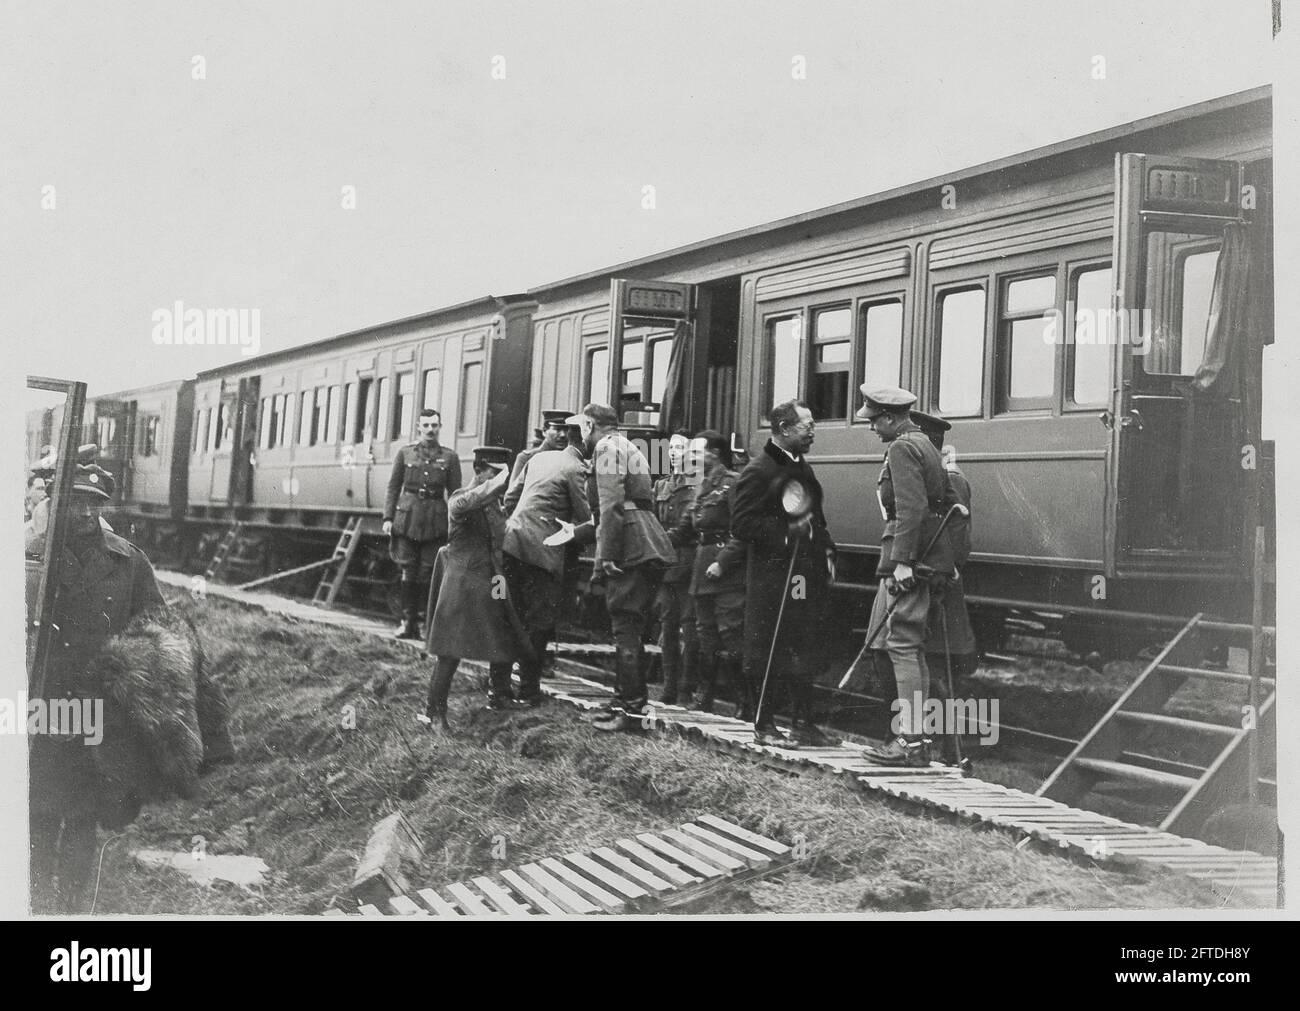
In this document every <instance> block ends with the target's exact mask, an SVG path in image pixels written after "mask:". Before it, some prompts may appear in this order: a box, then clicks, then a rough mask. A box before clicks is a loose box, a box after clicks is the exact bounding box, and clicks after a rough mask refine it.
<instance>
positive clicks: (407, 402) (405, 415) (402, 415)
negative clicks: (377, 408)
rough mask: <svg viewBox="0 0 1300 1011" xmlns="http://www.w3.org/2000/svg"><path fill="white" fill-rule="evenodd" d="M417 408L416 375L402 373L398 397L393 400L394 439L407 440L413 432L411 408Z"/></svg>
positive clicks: (398, 381) (399, 379)
mask: <svg viewBox="0 0 1300 1011" xmlns="http://www.w3.org/2000/svg"><path fill="white" fill-rule="evenodd" d="M414 406H415V373H414V372H400V373H398V376H397V396H396V398H394V400H393V437H394V438H396V439H405V438H406V435H407V433H408V432H410V430H411V408H412V407H414Z"/></svg>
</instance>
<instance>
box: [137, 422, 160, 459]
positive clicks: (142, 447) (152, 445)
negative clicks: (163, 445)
mask: <svg viewBox="0 0 1300 1011" xmlns="http://www.w3.org/2000/svg"><path fill="white" fill-rule="evenodd" d="M138 425H139V432H140V443H139V449H138V452H139V455H140V456H141V457H147V456H157V455H158V454H159V445H158V442H159V439H158V436H159V432H160V429H161V427H162V415H159V414H154V413H149V414H141V415H140V417H139V423H138Z"/></svg>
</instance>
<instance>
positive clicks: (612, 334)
mask: <svg viewBox="0 0 1300 1011" xmlns="http://www.w3.org/2000/svg"><path fill="white" fill-rule="evenodd" d="M1297 19H1300V8H1297V9H1295V10H1292V9H1291V5H1289V4H1287V3H1281V2H1269V0H1262V2H1259V0H1251V2H1247V3H1241V4H1224V3H1214V2H1210V0H1152V2H1146V3H1137V4H1134V3H1121V2H1118V0H1105V2H1100V3H1050V4H1044V3H1030V2H1020V0H992V2H988V3H980V4H964V3H924V4H900V3H885V2H877V0H853V2H848V0H844V2H841V0H824V2H808V3H798V2H794V0H749V2H742V0H661V2H654V3H651V2H640V0H637V2H596V0H537V2H535V3H516V2H507V0H493V2H484V3H478V2H469V0H435V2H426V3H420V2H415V0H378V2H376V3H374V4H356V3H344V2H338V0H316V2H303V0H267V2H257V3H255V2H240V0H212V2H203V3H200V2H179V3H173V2H160V0H159V2H152V0H150V2H133V3H122V4H111V5H109V4H97V3H90V2H55V3H25V2H18V3H12V4H7V5H6V9H5V12H4V14H3V22H4V26H3V31H2V32H0V34H3V35H4V36H5V39H6V42H5V50H6V52H7V56H6V58H5V60H4V61H3V62H4V67H3V69H2V70H0V73H2V74H3V76H4V81H5V84H4V88H3V93H4V94H5V96H6V97H5V100H4V103H3V104H4V108H3V109H0V122H2V123H3V141H2V142H0V144H2V146H3V149H4V158H3V162H4V164H5V168H4V171H3V178H0V205H2V206H3V211H2V212H0V213H2V214H3V218H2V219H0V220H3V222H4V227H3V233H4V235H5V242H4V243H3V248H4V251H3V253H0V256H3V259H4V266H3V272H2V273H3V277H4V287H5V289H6V293H5V298H4V300H3V301H4V303H5V304H4V306H3V309H0V320H2V321H3V325H4V330H5V349H6V353H7V355H8V357H9V360H10V366H9V368H7V369H6V370H5V371H6V372H7V373H10V375H11V379H10V380H9V381H10V383H11V385H10V386H9V387H7V388H6V394H5V396H4V399H5V401H6V406H5V409H6V410H7V411H8V412H9V420H10V425H11V427H10V429H9V431H10V432H11V438H10V440H9V445H10V446H11V448H10V450H9V452H8V454H7V456H6V458H5V459H6V468H7V469H6V471H5V473H6V474H8V481H9V487H10V488H11V489H12V494H11V502H12V505H11V507H10V517H11V520H10V522H8V523H7V524H4V525H3V526H4V528H5V530H7V531H8V533H7V534H6V535H5V536H7V537H8V538H9V539H8V540H6V541H5V543H6V544H8V545H10V546H11V547H10V549H9V550H10V554H9V555H7V556H6V557H7V558H8V561H7V562H6V563H5V566H4V571H5V572H6V573H7V574H8V575H7V576H5V577H4V579H5V582H4V586H5V587H6V598H5V599H6V600H8V601H12V606H11V607H8V608H5V609H4V610H5V612H6V615H7V619H6V620H7V621H8V622H9V624H8V625H6V627H5V634H4V636H3V638H4V640H5V641H6V642H9V643H11V644H12V645H11V647H10V656H9V658H8V660H7V661H6V663H4V664H3V675H2V678H0V758H2V759H3V761H4V770H5V773H4V778H5V780H6V788H7V790H8V792H7V793H6V795H5V798H6V799H5V803H4V804H3V805H0V851H3V856H4V873H3V875H0V877H3V878H4V879H5V880H4V884H3V890H0V898H3V900H4V902H3V904H2V905H3V908H0V913H2V914H3V915H4V916H6V917H8V918H18V919H31V918H35V919H42V920H55V921H57V920H58V919H59V918H68V917H71V918H76V919H79V920H83V921H85V920H93V921H95V922H96V923H98V922H101V921H104V922H107V920H106V918H112V917H117V918H130V919H151V920H152V919H157V918H160V917H162V918H168V917H171V918H182V919H186V920H191V919H200V918H212V917H220V918H232V917H233V918H239V919H240V920H241V922H242V921H243V920H246V919H250V918H254V917H260V918H267V917H271V918H279V919H287V918H294V919H302V918H310V919H317V918H331V919H336V920H338V921H340V922H343V921H357V922H361V921H365V920H368V919H373V920H381V919H382V920H389V921H391V920H398V919H406V920H430V921H431V920H444V919H453V920H460V919H465V918H492V919H497V920H519V921H528V922H547V921H551V922H553V921H556V920H560V919H583V918H605V919H606V920H614V921H619V920H643V919H647V918H652V919H653V920H654V921H656V922H673V921H675V920H682V919H720V918H739V919H743V920H794V919H821V918H833V919H845V920H858V921H862V920H865V921H870V920H879V921H880V922H881V923H886V922H892V921H894V920H898V919H905V920H917V921H922V922H930V921H942V920H950V919H952V918H953V917H954V916H966V917H969V916H971V915H973V914H978V916H979V918H998V917H1007V916H1030V917H1032V916H1048V915H1051V916H1061V917H1066V918H1069V917H1090V918H1094V919H1095V918H1097V917H1100V916H1105V915H1121V916H1137V915H1152V916H1154V915H1157V914H1159V915H1172V916H1178V917H1191V918H1195V917H1198V916H1209V915H1226V914H1232V915H1233V916H1243V917H1271V918H1277V917H1279V916H1284V915H1286V911H1287V907H1288V900H1287V894H1286V888H1285V873H1284V864H1285V853H1286V851H1285V847H1284V845H1283V843H1284V841H1285V835H1286V833H1285V828H1286V818H1287V817H1288V812H1289V810H1290V809H1293V807H1294V803H1295V800H1296V798H1297V796H1300V791H1298V790H1297V779H1296V776H1297V774H1298V772H1300V770H1298V769H1297V768H1296V762H1295V755H1294V751H1291V752H1290V753H1289V754H1288V753H1287V750H1286V749H1287V748H1288V747H1290V746H1291V745H1290V744H1289V743H1288V740H1289V739H1291V738H1292V737H1293V735H1288V734H1285V733H1284V734H1282V735H1281V738H1282V751H1281V752H1279V734H1278V729H1279V723H1285V715H1286V713H1285V712H1284V711H1282V710H1281V709H1280V705H1281V703H1280V702H1279V698H1280V697H1282V698H1284V695H1285V689H1284V688H1283V687H1282V680H1283V677H1284V676H1285V672H1284V671H1282V670H1281V668H1282V667H1284V666H1286V663H1285V660H1286V657H1287V652H1286V643H1285V641H1283V642H1282V643H1281V646H1280V647H1279V633H1281V634H1282V637H1283V640H1285V634H1286V627H1287V626H1286V622H1285V621H1284V620H1281V619H1282V616H1283V614H1285V613H1286V608H1285V606H1283V605H1284V602H1285V601H1286V600H1287V599H1288V598H1289V596H1290V595H1291V594H1293V593H1294V586H1291V587H1288V586H1287V585H1286V584H1287V583H1288V582H1293V580H1294V575H1293V573H1294V571H1295V564H1296V562H1297V559H1295V558H1292V559H1291V562H1290V563H1289V564H1288V562H1287V560H1286V559H1287V552H1288V547H1290V548H1293V547H1294V546H1293V545H1288V544H1286V543H1283V544H1281V546H1280V541H1281V542H1286V541H1287V539H1288V537H1289V536H1290V534H1291V531H1290V530H1288V529H1285V528H1286V525H1287V524H1286V520H1287V518H1288V517H1290V516H1294V508H1293V507H1291V506H1289V505H1288V496H1287V494H1286V493H1285V491H1284V489H1285V487H1286V482H1285V481H1283V480H1281V478H1282V477H1283V476H1285V474H1286V473H1288V472H1289V470H1290V468H1291V467H1293V461H1294V452H1295V450H1294V447H1293V446H1292V445H1291V444H1290V439H1291V437H1292V436H1293V434H1294V431H1295V429H1294V427H1293V426H1292V424H1290V423H1288V419H1290V421H1296V420H1300V419H1297V417H1296V407H1295V406H1294V401H1295V399H1296V393H1295V389H1294V383H1295V378H1296V375H1297V374H1298V373H1297V371H1296V369H1295V367H1294V363H1292V364H1293V367H1291V368H1290V369H1288V368H1286V364H1287V356H1291V355H1293V354H1294V352H1293V351H1292V350H1291V349H1289V348H1287V347H1286V346H1285V345H1286V344H1287V343H1288V342H1289V341H1290V335H1289V334H1288V333H1287V332H1286V331H1287V329H1288V328H1287V326H1286V325H1285V324H1286V323H1294V322H1295V321H1296V320H1295V314H1294V311H1293V306H1292V305H1291V303H1293V302H1294V295H1295V278H1294V273H1293V271H1294V267H1295V259H1294V254H1291V255H1290V256H1289V257H1288V256H1284V255H1283V254H1282V252H1281V250H1282V249H1283V248H1284V246H1289V247H1290V249H1291V250H1295V248H1296V246H1295V240H1294V237H1290V236H1287V235H1286V234H1285V233H1286V232H1287V231H1288V229H1290V228H1294V227H1295V226H1297V225H1300V221H1297V219H1296V217H1295V215H1294V213H1293V208H1294V200H1293V199H1292V198H1290V197H1288V196H1287V194H1286V186H1285V183H1286V182H1288V181H1290V182H1296V181H1297V180H1296V179H1295V173H1294V166H1295V164H1296V158H1297V148H1296V146H1295V144H1294V141H1293V140H1292V136H1293V135H1294V133H1295V117H1296V112H1297V103H1296V102H1295V92H1294V90H1289V89H1288V88H1287V85H1286V82H1285V81H1283V80H1282V77H1281V75H1282V71H1283V68H1284V67H1285V66H1287V65H1288V64H1289V62H1290V61H1289V59H1288V58H1287V57H1286V55H1285V54H1286V52H1287V44H1288V41H1289V40H1288V38H1287V37H1288V36H1295V34H1296V31H1297V28H1300V25H1297V24H1292V23H1290V22H1292V21H1294V20H1297ZM1289 51H1290V54H1291V56H1292V57H1294V56H1295V55H1296V52H1297V50H1296V47H1295V46H1290V47H1289ZM1275 127H1276V132H1277V137H1278V144H1279V148H1280V150H1279V154H1278V159H1277V173H1278V178H1277V180H1276V181H1275V159H1274V143H1275ZM1284 134H1285V136H1284ZM1287 145H1289V146H1287ZM1282 205H1286V207H1287V209H1288V212H1289V216H1288V214H1287V213H1283V211H1281V210H1277V212H1276V213H1275V209H1277V208H1280V207H1281V206H1282ZM1288 296H1289V297H1288ZM1287 311H1289V312H1291V315H1290V316H1285V315H1284V313H1285V312H1287ZM1284 321H1285V322H1284ZM24 380H25V385H23V383H24ZM19 426H21V431H22V433H23V434H22V437H21V439H18V438H15V437H13V435H12V433H16V432H17V431H18V430H19ZM19 447H21V448H19ZM1292 484H1293V485H1294V482H1292ZM20 498H21V515H22V520H21V523H20V522H19V504H20V503H19V499H20ZM1279 520H1280V521H1281V523H1279ZM1280 526H1281V527H1282V528H1283V529H1279V527H1280ZM20 534H21V541H22V552H23V568H22V572H23V576H22V583H21V585H20V583H19V576H18V573H19V562H18V541H19V537H20ZM1291 554H1292V555H1293V554H1294V551H1293V550H1292V551H1291ZM20 598H21V599H22V601H23V603H22V604H21V605H20V604H19V600H20ZM20 615H22V616H23V618H22V619H21V620H23V621H24V625H23V626H22V627H21V628H20V626H19V621H20V618H19V616H20ZM20 648H21V650H22V652H23V653H24V656H23V658H22V660H20V657H19V653H20ZM1292 816H1293V815H1292ZM979 928H980V925H979V924H978V923H967V925H966V928H965V929H967V930H970V931H972V932H974V931H977V930H979ZM69 936H72V935H69ZM350 936H351V935H350ZM389 936H391V935H389ZM1166 940H1170V939H1166ZM84 943H89V942H84ZM1178 943H1183V942H1182V941H1181V940H1180V941H1179V942H1178ZM1205 943H1213V944H1220V943H1227V941H1226V937H1219V938H1215V939H1212V940H1211V941H1207V942H1205ZM122 950H123V951H125V950H126V949H125V948H124V949H122ZM1125 950H1129V949H1125ZM1206 950H1207V951H1208V950H1210V949H1206ZM1213 950H1214V951H1216V952H1218V953H1219V954H1217V955H1215V956H1214V957H1216V958H1219V959H1221V960H1222V961H1221V962H1220V963H1219V965H1220V967H1222V968H1226V969H1230V970H1233V971H1231V972H1227V973H1220V974H1216V980H1215V982H1236V981H1240V982H1249V979H1250V973H1249V970H1250V968H1251V966H1250V960H1249V958H1248V957H1247V956H1246V955H1245V954H1242V953H1241V952H1243V951H1246V950H1247V949H1245V948H1243V949H1240V950H1239V949H1236V948H1233V947H1228V948H1215V949H1213ZM1182 951H1183V949H1182V948H1169V949H1168V950H1167V951H1165V952H1164V953H1162V954H1160V955H1158V956H1151V957H1150V958H1148V956H1147V955H1144V954H1141V953H1139V952H1137V950H1136V949H1134V952H1135V953H1134V954H1133V955H1131V956H1129V955H1125V956H1123V958H1124V959H1126V960H1127V963H1126V962H1124V961H1120V960H1118V959H1119V947H1118V943H1117V944H1116V952H1115V957H1116V959H1117V961H1116V966H1117V967H1118V968H1124V969H1134V970H1138V969H1143V970H1145V969H1158V970H1159V971H1160V972H1164V971H1165V970H1168V969H1171V968H1172V969H1173V970H1177V971H1183V970H1196V969H1197V968H1198V966H1197V965H1196V964H1195V963H1193V962H1187V963H1186V964H1184V963H1182V962H1178V961H1175V962H1168V961H1165V962H1163V963H1161V962H1159V961H1158V960H1160V959H1166V960H1167V959H1180V958H1183V957H1185V956H1183V955H1175V954H1171V952H1182ZM1192 957H1195V956H1192ZM51 959H52V967H51V966H44V967H38V968H40V972H41V973H42V974H45V973H47V972H48V975H49V978H50V979H51V980H54V981H55V982H59V981H78V980H80V981H87V980H92V979H94V980H98V979H107V978H109V977H108V976H107V975H99V974H98V973H101V972H102V973H109V972H110V970H111V971H112V972H116V971H117V970H119V969H120V970H121V971H122V973H124V974H126V975H123V977H122V978H123V980H127V979H128V978H129V979H134V980H135V981H136V989H143V988H147V987H148V985H149V984H148V982H147V981H146V982H143V983H142V982H141V981H142V980H144V977H145V976H147V973H148V970H147V968H146V969H141V967H140V966H139V965H136V964H135V963H126V962H124V963H123V964H122V965H117V966H109V965H108V963H107V962H105V963H103V964H102V965H101V963H99V962H96V960H95V957H94V951H93V950H92V949H85V950H79V949H76V948H75V947H74V948H72V949H68V950H64V949H59V951H58V952H57V953H56V954H54V955H51ZM87 967H89V968H87ZM1236 970H1241V978H1240V979H1239V980H1238V979H1235V978H1223V979H1220V978H1218V977H1223V976H1226V977H1235V976H1236ZM79 973H80V975H79ZM88 973H90V974H89V975H88ZM130 973H137V975H135V976H130ZM1175 975H1177V972H1175ZM1207 975H1209V974H1208V973H1207ZM113 978H114V979H116V978H117V977H116V976H113ZM1108 978H1109V977H1108ZM1196 979H1199V976H1197V977H1196ZM1116 981H1117V983H1118V975H1117V977H1116ZM1174 981H1175V982H1186V981H1183V980H1174ZM1192 982H1195V980H1192Z"/></svg>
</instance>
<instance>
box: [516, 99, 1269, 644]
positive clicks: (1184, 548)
mask: <svg viewBox="0 0 1300 1011" xmlns="http://www.w3.org/2000/svg"><path fill="white" fill-rule="evenodd" d="M1271 136H1272V134H1271V104H1270V98H1269V91H1268V89H1259V90H1257V91H1252V92H1247V93H1243V94H1240V95H1236V96H1231V97H1229V98H1225V99H1222V100H1218V101H1214V102H1208V103H1204V104H1202V105H1198V106H1194V107H1191V108H1188V109H1183V110H1179V111H1176V112H1172V113H1168V114H1165V115H1161V116H1156V117H1153V118H1151V119H1148V120H1142V121H1139V122H1136V123H1132V124H1129V125H1126V126H1123V127H1119V128H1115V129H1112V130H1107V131H1104V132H1102V133H1099V134H1094V135H1090V136H1087V137H1083V138H1081V139H1078V140H1074V141H1069V142H1066V143H1061V144H1056V145H1052V146H1051V147H1047V148H1043V149H1040V150H1037V151H1032V152H1029V153H1027V154H1023V155H1017V156H1015V157H1013V158H1008V159H1004V160H1002V161H999V162H995V163H991V164H988V165H983V166H979V167H976V168H973V169H970V170H967V171H963V172H958V173H955V174H953V175H949V176H945V177H941V178H936V179H931V180H927V181H925V182H922V183H918V184H916V185H912V186H906V187H902V188H899V189H896V190H892V191H889V192H887V193H882V194H879V195H877V196H872V197H868V198H865V199H862V200H857V201H853V202H851V203H847V204H842V205H839V206H836V207H831V208H828V209H826V210H822V211H817V212H813V213H811V214H806V215H801V216H799V217H796V218H791V219H787V220H784V221H778V222H776V223H774V224H771V225H765V226H762V227H759V228H755V229H750V230H746V231H743V232H738V233H735V234H732V235H727V236H723V237H721V238H719V239H715V240H710V241H708V242H703V243H697V244H695V245H692V246H687V247H684V248H681V249H678V250H674V251H672V252H669V253H665V254H661V255H657V256H652V257H647V258H645V259H642V260H637V261H634V262H631V263H626V264H622V265H620V266H618V267H614V268H612V269H609V270H603V271H598V272H594V273H591V274H587V275H583V276H580V277H575V278H571V279H568V280H565V281H561V282H557V283H555V284H552V285H548V286H545V287H542V288H536V289H533V290H532V291H531V292H530V293H531V294H532V295H533V296H534V297H536V298H537V300H538V302H539V303H540V307H539V309H538V311H537V315H536V319H535V321H534V327H535V340H534V351H533V356H534V357H533V387H532V400H533V408H534V412H533V413H534V414H536V413H537V412H538V411H540V410H541V409H543V408H550V407H567V406H569V405H571V404H575V403H579V402H582V401H586V400H602V401H608V402H610V403H613V404H616V405H618V406H619V408H620V410H621V411H622V414H623V420H624V421H625V422H626V423H628V424H629V425H632V426H646V425H649V426H651V427H658V428H660V429H668V428H672V427H676V425H678V424H683V425H684V426H685V427H687V428H690V429H693V430H694V429H700V428H703V427H706V426H707V427H714V428H718V429H721V430H722V431H724V432H727V431H731V432H734V433H736V435H735V438H736V440H737V442H738V443H740V444H743V445H746V446H748V447H749V448H750V449H751V450H753V449H755V448H757V447H758V446H761V445H762V442H763V441H764V439H765V438H766V412H767V410H768V409H769V408H770V407H771V405H772V404H774V403H777V402H779V401H781V400H784V399H788V398H791V397H801V398H803V399H804V400H806V401H807V403H808V404H809V406H810V407H811V408H812V411H813V414H814V417H815V418H816V419H817V442H816V445H815V447H814V450H813V454H812V455H811V457H810V458H811V459H812V460H813V462H814V464H815V465H816V467H817V470H818V474H819V476H820V478H821V480H822V483H823V485H824V486H825V489H826V510H827V516H828V520H829V522H830V525H831V529H832V532H833V533H834V535H835V538H836V540H837V542H838V543H839V544H840V546H841V548H842V549H843V550H844V551H845V552H846V553H847V555H848V562H849V564H847V565H844V566H842V572H841V578H842V579H846V580H847V582H848V583H849V584H854V583H856V584H857V585H858V586H860V587H861V588H863V589H866V588H867V587H868V585H869V584H870V582H871V572H872V570H873V566H874V562H875V555H876V551H877V548H876V545H877V544H878V543H879V537H880V534H881V530H882V526H883V523H882V519H881V515H880V512H879V510H878V509H877V506H876V502H875V494H874V483H875V478H876V475H877V472H878V470H879V466H880V464H881V462H882V460H883V454H882V451H881V447H880V444H879V443H878V441H877V439H876V437H875V436H874V435H873V434H872V433H871V432H870V431H869V428H868V426H867V424H866V423H864V422H861V421H858V420H855V419H854V412H855V410H856V409H857V407H858V406H860V396H859V393H858V388H859V385H860V384H862V383H863V382H870V383H872V384H876V385H895V384H897V385H901V386H904V387H906V388H908V389H911V390H913V391H914V392H916V393H917V394H918V395H919V397H920V401H919V404H918V407H919V408H921V409H924V410H928V411H932V412H935V413H938V414H940V415H942V416H943V417H945V418H947V419H949V420H950V421H951V422H952V425H953V427H952V431H951V432H950V433H949V436H950V437H949V443H950V444H951V447H952V451H953V452H955V453H956V459H957V462H958V465H959V466H960V467H961V469H962V470H963V472H964V473H965V474H966V475H967V477H968V478H969V479H970V481H971V484H972V485H973V488H974V494H975V502H974V504H975V509H976V519H975V526H974V554H973V556H972V564H971V568H970V571H969V573H968V577H969V578H968V583H969V585H968V592H969V593H971V594H972V595H973V596H975V597H976V598H977V599H978V598H980V597H986V598H998V599H1000V600H1004V601H1008V602H1011V601H1018V600H1019V601H1033V602H1038V603H1040V604H1042V605H1052V604H1055V605H1060V606H1062V607H1064V608H1065V609H1066V610H1067V612H1068V611H1070V609H1072V608H1076V607H1077V608H1092V609H1096V610H1097V611H1099V612H1100V611H1103V610H1104V611H1109V612H1112V613H1113V612H1115V611H1120V610H1127V611H1132V612H1158V613H1162V614H1171V615H1184V616H1185V615H1187V614H1190V613H1193V612H1195V611H1199V610H1205V611H1208V612H1214V613H1219V614H1226V615H1233V616H1236V617H1242V616H1243V608H1246V607H1248V602H1249V599H1250V594H1249V592H1248V584H1247V581H1248V579H1249V576H1250V572H1251V558H1250V549H1251V546H1252V543H1253V528H1254V524H1255V519H1256V517H1257V516H1259V515H1263V514H1266V513H1267V512H1268V510H1269V509H1270V505H1269V503H1270V501H1271V498H1270V496H1271V483H1272V475H1271V470H1269V465H1270V464H1269V462H1270V460H1271V447H1270V446H1266V445H1264V444H1263V443H1262V442H1261V439H1260V385H1261V362H1262V347H1263V345H1265V344H1267V343H1271V341H1272V324H1271V313H1270V307H1271V304H1272V258H1271V185H1272V141H1271ZM675 341H678V342H680V343H681V347H680V351H679V356H680V359H681V360H680V363H679V364H674V365H672V366H671V367H670V364H669V363H670V361H671V360H672V359H673V357H674V350H675V349H674V342H675ZM1270 523H1271V521H1270ZM1065 625H1066V628H1065V631H1066V633H1067V639H1073V640H1074V641H1075V644H1076V645H1078V646H1079V647H1081V648H1087V647H1089V646H1091V645H1098V644H1104V643H1098V642H1095V641H1090V640H1095V639H1096V638H1097V636H1099V635H1102V634H1105V633H1103V631H1102V627H1103V626H1102V625H1101V623H1100V619H1097V618H1095V617H1094V618H1089V617H1088V616H1087V615H1086V614H1085V613H1083V612H1080V613H1079V614H1075V615H1074V616H1073V617H1072V618H1070V620H1068V621H1067V622H1066V623H1065ZM1111 634H1113V631H1112V633H1111Z"/></svg>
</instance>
